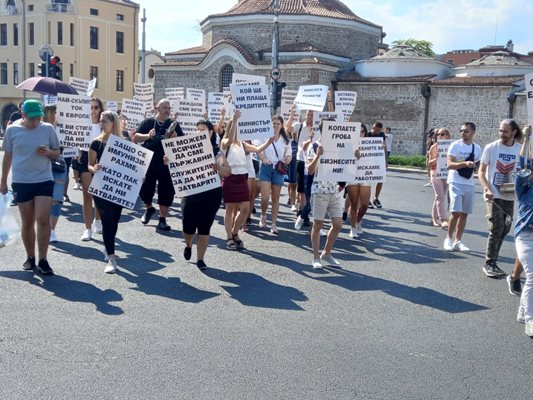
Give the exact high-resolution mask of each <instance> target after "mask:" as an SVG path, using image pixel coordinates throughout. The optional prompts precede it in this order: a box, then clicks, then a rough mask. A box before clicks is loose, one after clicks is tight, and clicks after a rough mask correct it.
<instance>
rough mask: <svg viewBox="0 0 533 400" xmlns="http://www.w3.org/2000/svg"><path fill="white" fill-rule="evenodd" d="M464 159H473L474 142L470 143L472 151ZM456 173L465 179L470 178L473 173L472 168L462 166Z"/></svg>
mask: <svg viewBox="0 0 533 400" xmlns="http://www.w3.org/2000/svg"><path fill="white" fill-rule="evenodd" d="M465 161H474V144H473V143H472V152H471V153H470V155H469V156H468V157H467V158H466V160H465ZM457 173H458V174H459V175H460V176H462V177H463V178H465V179H470V178H471V177H472V175H473V174H474V168H468V167H464V168H461V169H458V170H457Z"/></svg>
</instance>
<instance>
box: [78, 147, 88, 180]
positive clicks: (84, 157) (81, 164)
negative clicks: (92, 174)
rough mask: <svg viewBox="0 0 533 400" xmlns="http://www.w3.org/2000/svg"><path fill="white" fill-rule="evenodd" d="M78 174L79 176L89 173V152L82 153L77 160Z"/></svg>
mask: <svg viewBox="0 0 533 400" xmlns="http://www.w3.org/2000/svg"><path fill="white" fill-rule="evenodd" d="M77 169H78V172H79V173H80V175H81V174H83V173H85V172H89V152H88V151H82V152H81V155H80V159H79V160H78V168H77Z"/></svg>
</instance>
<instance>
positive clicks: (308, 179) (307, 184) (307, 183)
mask: <svg viewBox="0 0 533 400" xmlns="http://www.w3.org/2000/svg"><path fill="white" fill-rule="evenodd" d="M314 177H315V176H314V175H304V189H305V207H304V208H303V209H302V211H301V212H300V217H302V219H304V220H308V219H309V214H311V186H313V178H314Z"/></svg>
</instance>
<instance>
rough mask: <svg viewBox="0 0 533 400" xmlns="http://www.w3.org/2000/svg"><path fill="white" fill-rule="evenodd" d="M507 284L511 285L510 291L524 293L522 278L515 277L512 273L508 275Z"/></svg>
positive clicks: (517, 294)
mask: <svg viewBox="0 0 533 400" xmlns="http://www.w3.org/2000/svg"><path fill="white" fill-rule="evenodd" d="M507 285H508V286H509V293H511V294H513V295H515V296H520V295H521V294H522V284H521V282H520V278H518V279H513V277H512V276H511V275H509V276H507Z"/></svg>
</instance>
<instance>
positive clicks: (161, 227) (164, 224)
mask: <svg viewBox="0 0 533 400" xmlns="http://www.w3.org/2000/svg"><path fill="white" fill-rule="evenodd" d="M157 229H159V230H160V231H169V230H170V226H169V225H168V224H167V222H166V221H165V220H161V221H159V223H158V224H157Z"/></svg>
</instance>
